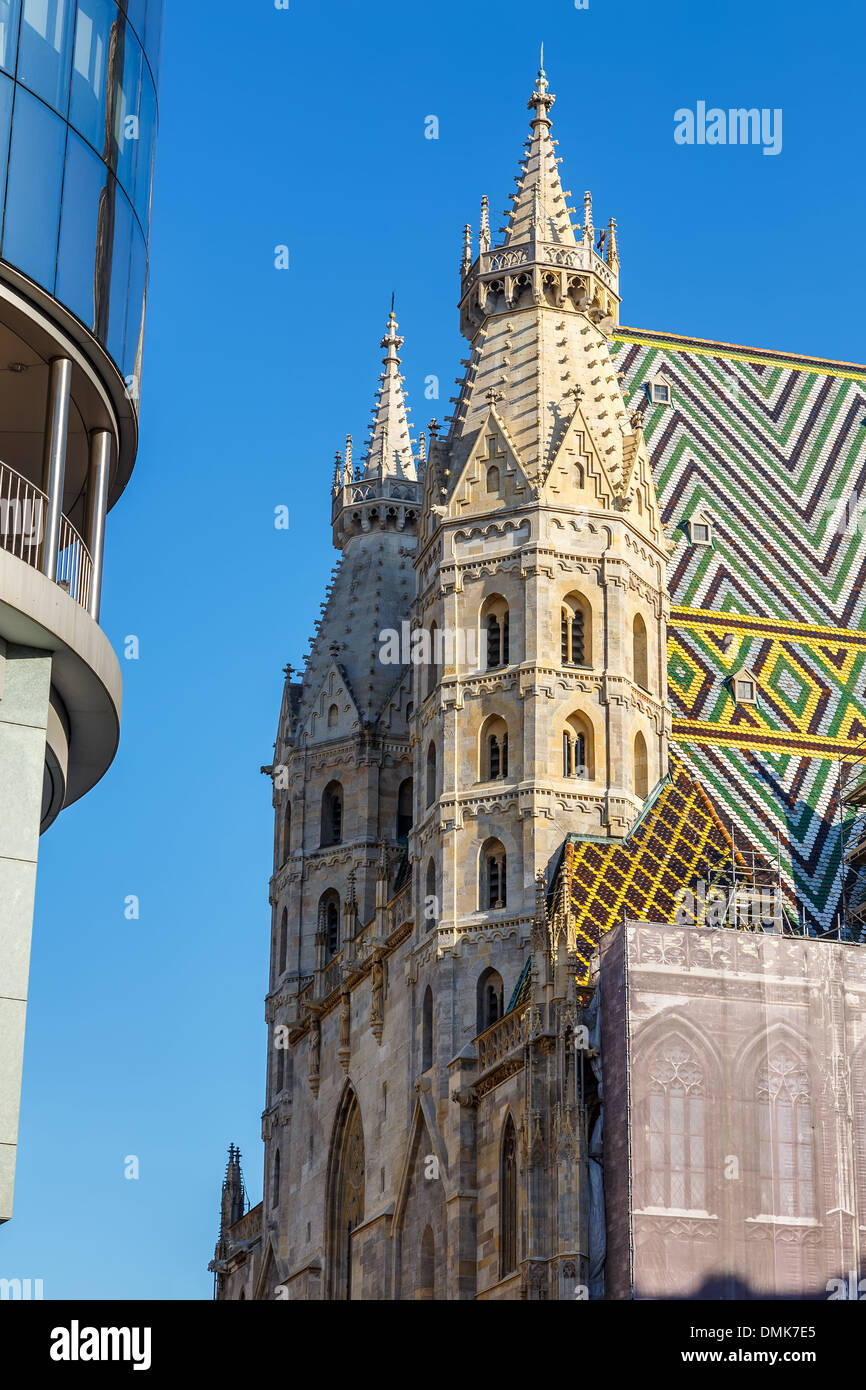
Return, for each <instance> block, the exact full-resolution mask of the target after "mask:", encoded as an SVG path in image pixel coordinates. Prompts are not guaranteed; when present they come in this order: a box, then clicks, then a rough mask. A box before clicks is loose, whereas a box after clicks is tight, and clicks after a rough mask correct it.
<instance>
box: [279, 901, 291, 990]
mask: <svg viewBox="0 0 866 1390" xmlns="http://www.w3.org/2000/svg"><path fill="white" fill-rule="evenodd" d="M288 949H289V913H288V909H287V908H285V907H284V908H283V915H282V917H281V918H280V937H279V946H278V948H277V975H284V974H285V973H286V958H287V955H288Z"/></svg>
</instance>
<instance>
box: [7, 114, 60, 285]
mask: <svg viewBox="0 0 866 1390" xmlns="http://www.w3.org/2000/svg"><path fill="white" fill-rule="evenodd" d="M65 144H66V124H65V122H63V121H61V120H59V119H58V117H57V116H55V115H54V114H53V113H52V112H51V111H49V110H48V107H47V106H43V104H42V102H41V101H37V100H36V98H35V97H32V96H31V95H30V93H29V92H25V91H22V90H21V88H20V87H19V88H18V90H17V92H16V95H15V110H14V115H13V123H12V153H11V157H10V161H9V190H8V198H7V205H6V225H5V227H4V229H3V256H4V258H5V259H6V260H7V261H11V262H12V264H13V265H17V266H19V267H20V269H21V270H23V271H24V272H25V274H27V275H30V276H31V277H32V278H33V279H34V280H38V281H39V283H40V284H41V285H44V286H45V288H46V289H48V290H51V291H52V292H53V290H54V276H55V270H56V261H57V233H58V228H59V223H60V184H61V180H62V177H63V153H64V148H65Z"/></svg>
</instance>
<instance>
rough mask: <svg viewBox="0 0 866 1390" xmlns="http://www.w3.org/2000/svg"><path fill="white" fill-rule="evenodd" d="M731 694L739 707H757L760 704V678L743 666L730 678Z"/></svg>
mask: <svg viewBox="0 0 866 1390" xmlns="http://www.w3.org/2000/svg"><path fill="white" fill-rule="evenodd" d="M730 683H731V693H732V695H733V697H734V703H735V704H737V705H756V704H757V703H758V688H759V687H758V677H757V676H756V675H755V673H754V671H753V670H751V668H750V667H748V666H741V667H740V669H739V671H734V673H733V675H732V676H731V677H730Z"/></svg>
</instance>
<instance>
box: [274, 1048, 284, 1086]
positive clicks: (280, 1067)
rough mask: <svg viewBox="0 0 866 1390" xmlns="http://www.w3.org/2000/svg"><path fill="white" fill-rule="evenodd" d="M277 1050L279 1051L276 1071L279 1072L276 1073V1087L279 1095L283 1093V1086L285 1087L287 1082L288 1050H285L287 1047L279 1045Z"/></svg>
mask: <svg viewBox="0 0 866 1390" xmlns="http://www.w3.org/2000/svg"><path fill="white" fill-rule="evenodd" d="M276 1052H277V1065H276V1073H277V1074H276V1078H275V1089H276V1093H277V1095H278V1096H279V1095H281V1094H282V1092H283V1088H284V1086H285V1084H286V1050H285V1048H283V1047H277V1049H276Z"/></svg>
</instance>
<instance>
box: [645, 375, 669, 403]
mask: <svg viewBox="0 0 866 1390" xmlns="http://www.w3.org/2000/svg"><path fill="white" fill-rule="evenodd" d="M646 390H647V395H648V396H649V400H650V405H670V404H671V399H672V398H671V381H670V378H669V377H666V376H665V374H664V372H659V373H658V375H656V376H654V377H651V378H650V380H649V381H648V382H647V384H646Z"/></svg>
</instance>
